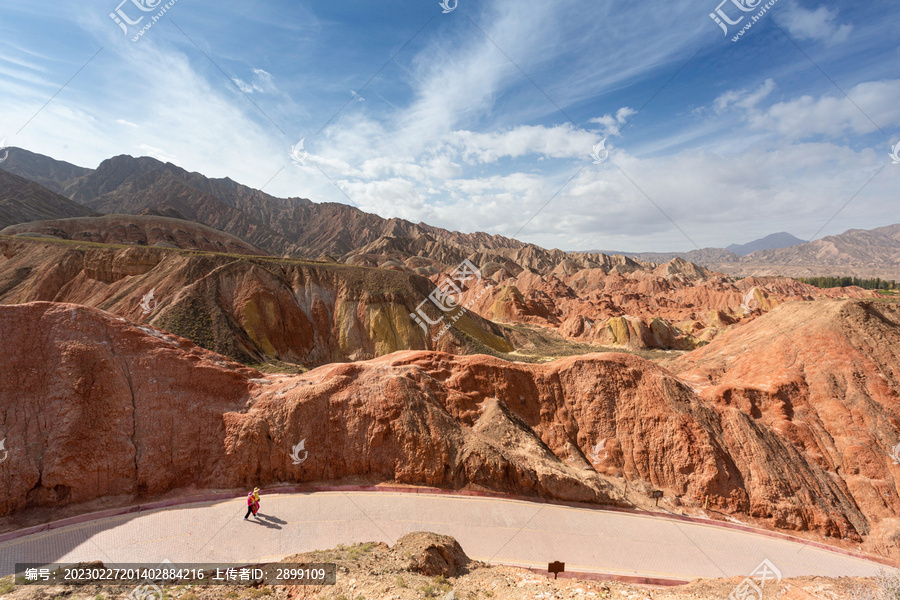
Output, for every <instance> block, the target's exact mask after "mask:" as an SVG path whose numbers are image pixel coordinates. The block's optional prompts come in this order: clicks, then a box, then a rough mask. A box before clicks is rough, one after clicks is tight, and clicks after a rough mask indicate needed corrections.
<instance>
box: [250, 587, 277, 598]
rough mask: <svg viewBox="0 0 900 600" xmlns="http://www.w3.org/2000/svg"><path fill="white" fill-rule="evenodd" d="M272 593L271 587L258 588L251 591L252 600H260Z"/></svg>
mask: <svg viewBox="0 0 900 600" xmlns="http://www.w3.org/2000/svg"><path fill="white" fill-rule="evenodd" d="M271 593H272V588H270V587H261V588H256V589H254V590H250V597H251V598H259V597H260V596H268V595H270V594H271Z"/></svg>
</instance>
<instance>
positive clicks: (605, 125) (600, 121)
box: [588, 106, 637, 135]
mask: <svg viewBox="0 0 900 600" xmlns="http://www.w3.org/2000/svg"><path fill="white" fill-rule="evenodd" d="M636 114H637V111H636V110H634V109H633V108H629V107H627V106H623V107H622V108H620V109H619V110H617V111H616V116H612V115H603V116H602V117H594V118H593V119H591V120H589V121H588V123H596V124H597V125H600V128H601V129H602V130H603V133H604V135H621V131H620V127H621V126H622V125H625V123H626V122H628V119H630V118H631V117H632V116H633V115H636Z"/></svg>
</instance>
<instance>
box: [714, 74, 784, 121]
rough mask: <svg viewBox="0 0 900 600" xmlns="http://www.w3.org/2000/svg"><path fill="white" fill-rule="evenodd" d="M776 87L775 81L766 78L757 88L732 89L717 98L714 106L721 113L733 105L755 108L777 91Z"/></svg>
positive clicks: (747, 108) (748, 108)
mask: <svg viewBox="0 0 900 600" xmlns="http://www.w3.org/2000/svg"><path fill="white" fill-rule="evenodd" d="M775 87H776V86H775V82H774V81H773V80H772V79H766V81H765V82H763V84H762V85H760V86H759V87H758V88H756V89H755V90H730V91H728V92H725V93H724V94H722V95H721V96H719V97H718V98H716V100H715V101H714V102H713V107H714V108H715V110H716V112H719V113H721V112H722V111H724V110H726V109H728V108H731V107H732V106H736V107H738V108H742V109H745V110H750V109H754V108H756V105H757V104H759V103H760V102H761V101H762V100H764V99H765V98H767V97H768V96H769V94H771V93H772V92H773V91H775Z"/></svg>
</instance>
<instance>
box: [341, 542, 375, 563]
mask: <svg viewBox="0 0 900 600" xmlns="http://www.w3.org/2000/svg"><path fill="white" fill-rule="evenodd" d="M374 547H375V544H373V543H372V542H366V543H365V544H355V545H353V546H351V547H350V548H349V549H347V558H349V559H350V560H356V559H358V558H359V557H360V556H362V555H363V554H368V553H369V552H371V551H372V548H374Z"/></svg>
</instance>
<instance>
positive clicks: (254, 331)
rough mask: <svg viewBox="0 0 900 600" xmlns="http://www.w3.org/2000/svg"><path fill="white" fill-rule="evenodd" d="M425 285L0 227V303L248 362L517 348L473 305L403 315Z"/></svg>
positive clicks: (328, 267) (344, 270) (320, 265)
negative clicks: (454, 311)
mask: <svg viewBox="0 0 900 600" xmlns="http://www.w3.org/2000/svg"><path fill="white" fill-rule="evenodd" d="M431 292H432V286H431V283H430V282H429V281H428V280H427V279H424V278H422V277H419V276H417V275H412V274H409V273H398V272H395V271H389V270H382V269H366V268H361V267H351V266H348V265H342V264H339V263H324V262H314V261H300V260H290V259H278V258H272V257H263V256H249V255H248V256H236V255H226V254H214V253H200V252H195V251H191V252H185V251H180V250H174V249H168V248H160V247H147V246H126V247H107V246H100V245H97V244H91V243H72V242H63V241H48V240H31V239H23V238H10V237H6V238H0V303H3V304H20V303H25V302H33V301H54V302H68V303H77V304H83V305H85V306H92V307H96V308H100V309H103V310H106V311H109V312H112V313H115V314H117V315H119V316H122V317H125V318H127V319H130V320H133V321H137V322H145V323H149V324H152V325H154V326H157V327H160V328H163V329H165V330H167V331H170V332H173V333H175V334H178V335H182V336H184V337H187V338H189V339H191V340H193V341H194V342H196V343H197V344H199V345H201V346H203V347H204V348H207V349H210V350H214V351H216V352H219V353H221V354H224V355H226V356H229V357H231V358H232V359H233V360H237V361H240V362H244V363H260V362H269V361H272V360H278V361H283V362H288V363H294V364H297V365H301V366H307V367H308V366H316V365H320V364H323V363H328V362H335V361H346V360H361V359H367V358H374V357H376V356H381V355H383V354H387V353H389V352H394V351H396V350H406V349H421V350H425V349H440V350H445V351H449V352H476V351H480V352H488V351H499V352H508V351H510V350H512V349H513V348H512V346H511V345H510V344H509V343H508V342H507V341H506V340H505V339H504V337H503V332H502V331H501V329H500V328H499V327H498V326H496V325H494V324H493V323H490V322H489V321H486V320H485V319H482V318H481V317H479V316H478V315H477V314H474V313H464V314H463V315H462V316H461V317H460V318H459V319H458V320H457V321H456V322H453V323H452V327H451V328H450V330H449V331H448V332H447V333H446V334H445V335H443V336H441V337H440V338H439V339H437V341H434V340H433V339H432V338H433V336H434V334H435V332H436V330H437V327H436V326H435V327H433V329H434V330H435V331H434V332H429V334H428V335H426V334H425V332H423V331H422V329H421V328H419V326H417V325H416V324H415V322H414V321H413V320H412V319H411V318H410V313H411V312H413V311H415V310H416V307H417V306H418V305H419V304H420V303H421V302H422V301H423V300H425V299H426V298H427V297H428V294H430V293H431ZM151 293H152V299H151V298H150V297H148V294H151ZM145 297H147V298H148V301H147V302H146V303H144V305H143V306H142V301H143V300H144V298H145ZM428 304H430V303H428ZM437 311H438V309H437V308H435V307H429V308H428V311H427V312H428V314H429V315H430V317H432V318H436V317H437V316H438V314H437Z"/></svg>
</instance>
